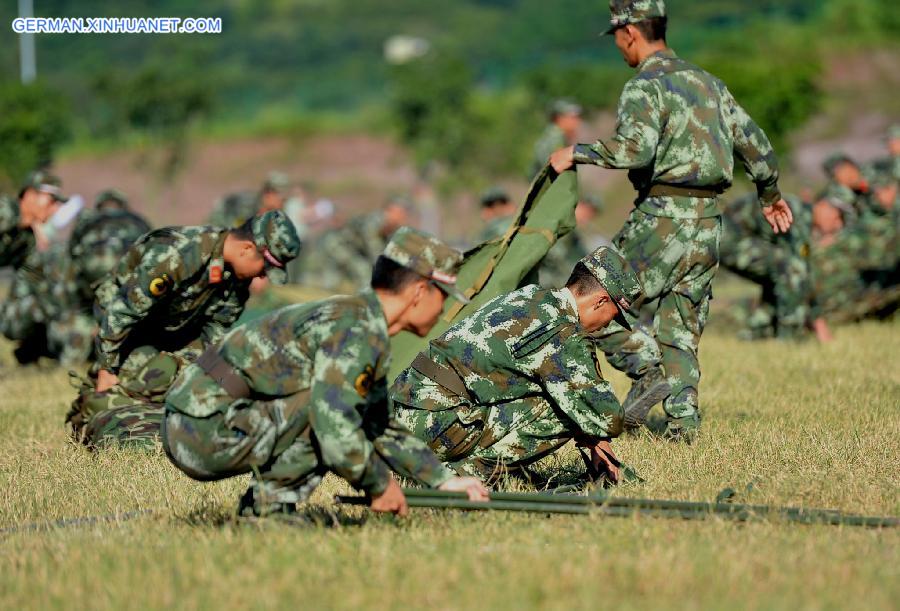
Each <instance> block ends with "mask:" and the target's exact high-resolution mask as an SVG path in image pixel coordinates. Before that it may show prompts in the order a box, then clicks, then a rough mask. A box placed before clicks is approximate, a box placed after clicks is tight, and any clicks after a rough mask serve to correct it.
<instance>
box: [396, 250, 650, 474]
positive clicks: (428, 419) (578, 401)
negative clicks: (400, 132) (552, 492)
mask: <svg viewBox="0 0 900 611" xmlns="http://www.w3.org/2000/svg"><path fill="white" fill-rule="evenodd" d="M640 295H641V286H640V284H639V283H638V280H637V278H636V277H635V275H634V273H633V272H632V270H631V268H630V267H629V265H628V263H626V262H625V260H624V259H622V257H621V256H619V254H618V253H616V252H615V251H614V250H612V249H610V248H605V247H603V248H598V249H597V250H595V251H594V252H593V253H592V254H590V255H588V256H587V257H585V258H584V259H582V260H581V261H580V262H579V263H578V264H577V265H576V266H575V269H574V270H573V271H572V274H571V276H570V277H569V280H568V282H567V283H566V286H565V288H562V289H544V288H541V287H540V286H537V285H529V286H526V287H524V288H521V289H519V290H517V291H514V292H512V293H509V294H507V295H502V296H500V297H497V298H496V299H494V300H492V301H489V302H488V303H486V304H485V305H484V306H482V307H481V309H479V310H478V311H477V312H475V313H474V314H473V315H472V316H470V317H468V318H465V319H463V320H461V321H460V322H458V323H456V324H455V325H454V326H453V327H451V328H450V329H449V330H448V331H447V332H446V333H444V335H442V336H441V337H439V338H438V339H435V340H432V341H431V343H430V344H429V347H428V349H427V350H426V351H424V352H422V353H420V354H419V355H418V356H417V357H416V359H415V360H414V361H413V363H412V366H411V367H409V368H408V369H407V370H406V371H404V372H403V373H402V374H400V377H398V378H397V381H396V382H395V383H394V386H393V387H392V388H391V399H392V401H393V403H394V407H395V410H396V417H397V419H398V420H399V421H400V422H402V423H403V424H405V425H406V426H407V427H409V429H410V430H411V431H412V432H413V433H415V434H416V435H417V436H418V437H420V438H421V439H424V440H425V441H426V442H427V443H428V444H429V446H430V447H431V449H432V450H434V451H435V453H436V454H437V455H438V457H440V458H441V460H443V461H445V462H446V463H448V464H449V465H450V466H452V467H453V468H454V469H456V470H457V471H458V472H459V473H468V474H471V475H477V476H479V477H482V478H486V479H489V480H493V479H496V478H497V477H498V476H500V475H501V474H503V473H504V471H505V470H507V469H513V470H516V471H519V470H520V468H521V467H523V466H526V465H528V464H530V463H533V462H535V461H537V460H539V459H541V458H543V457H544V456H547V455H548V454H550V453H552V452H554V451H556V450H558V449H559V448H560V447H562V446H563V445H564V444H565V443H566V442H568V441H569V440H571V439H575V440H577V441H578V443H579V444H580V445H582V446H587V447H589V448H590V454H591V457H590V458H591V460H590V462H591V465H590V466H591V468H592V470H595V471H598V472H600V473H603V474H605V475H607V476H609V477H610V479H612V480H613V481H616V480H617V478H618V469H617V467H618V461H617V460H616V459H615V456H614V455H613V454H612V449H611V448H610V445H609V439H610V438H611V437H615V436H617V435H619V433H620V432H621V431H622V427H623V416H624V414H623V410H622V406H621V405H620V404H619V400H618V399H617V398H616V396H615V394H613V391H612V388H611V387H610V385H609V383H608V382H607V381H605V380H604V379H603V376H602V374H601V372H600V367H599V364H598V361H597V356H596V353H595V352H594V349H593V347H592V344H591V343H590V342H589V341H588V340H587V339H586V335H587V334H588V333H590V332H592V331H596V330H597V329H600V328H602V327H605V326H606V325H607V324H609V323H610V321H612V320H614V319H615V320H616V321H618V322H621V323H623V324H626V323H625V322H624V320H625V319H624V316H623V315H622V311H623V310H628V309H630V307H631V304H632V303H634V302H635V301H636V300H637V299H638V297H639V296H640ZM626 326H627V324H626ZM649 400H652V401H654V402H656V401H658V400H659V398H658V397H654V398H650V399H649Z"/></svg>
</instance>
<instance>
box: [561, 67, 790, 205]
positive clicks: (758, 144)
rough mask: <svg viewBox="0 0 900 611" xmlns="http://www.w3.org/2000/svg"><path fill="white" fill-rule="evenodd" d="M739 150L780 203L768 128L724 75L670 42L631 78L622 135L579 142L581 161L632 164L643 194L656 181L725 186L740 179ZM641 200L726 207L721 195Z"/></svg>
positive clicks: (621, 114) (765, 198) (642, 201)
mask: <svg viewBox="0 0 900 611" xmlns="http://www.w3.org/2000/svg"><path fill="white" fill-rule="evenodd" d="M735 155H736V156H737V158H738V159H739V160H740V161H741V163H742V164H743V166H744V169H745V170H746V172H747V174H748V175H749V177H750V179H751V180H752V181H753V182H754V183H755V184H756V188H757V193H758V195H759V199H760V202H761V203H762V204H763V205H771V204H773V203H775V202H777V201H778V200H779V199H780V198H781V194H780V192H779V190H778V164H777V161H776V158H775V152H774V151H773V150H772V145H771V144H770V143H769V140H768V138H767V137H766V135H765V133H764V132H763V131H762V130H761V129H760V128H759V127H758V126H757V125H756V124H755V123H754V122H753V120H752V119H751V118H750V116H749V115H748V114H747V113H746V111H744V109H743V108H741V106H740V105H739V104H738V103H737V102H736V101H735V99H734V97H733V96H732V95H731V93H730V92H729V91H728V88H727V87H726V86H725V84H724V83H722V81H720V80H719V79H717V78H715V77H714V76H712V75H711V74H709V73H708V72H705V71H704V70H702V69H700V68H698V67H697V66H694V65H693V64H690V63H688V62H686V61H684V60H682V59H679V58H678V57H676V55H675V53H674V52H673V51H672V50H670V49H667V50H664V51H659V52H658V53H656V54H654V55H652V56H650V57H648V58H647V59H645V60H644V61H643V62H642V63H641V64H640V66H638V74H637V75H636V76H635V77H634V78H632V79H631V80H630V81H629V82H628V83H627V84H626V85H625V89H624V90H623V91H622V97H621V98H620V100H619V109H618V117H617V125H616V134H615V136H614V137H613V138H611V139H609V140H598V141H597V142H595V143H594V144H590V145H588V144H578V145H576V147H575V162H576V163H592V164H596V165H600V166H603V167H606V168H618V169H627V170H629V172H628V178H629V180H631V183H632V184H633V185H634V188H635V189H636V190H637V191H638V193H639V194H644V193H646V191H647V190H649V189H650V187H652V186H654V185H674V186H680V187H704V188H714V189H718V190H725V189H727V188H728V187H730V186H731V183H732V180H733V178H734V156H735ZM637 206H638V208H639V209H640V210H642V211H643V212H646V213H647V214H652V215H655V216H665V217H673V218H703V217H709V216H716V215H718V214H719V209H718V204H717V198H694V197H681V196H679V197H669V196H666V197H644V196H643V195H640V196H639V199H638V202H637Z"/></svg>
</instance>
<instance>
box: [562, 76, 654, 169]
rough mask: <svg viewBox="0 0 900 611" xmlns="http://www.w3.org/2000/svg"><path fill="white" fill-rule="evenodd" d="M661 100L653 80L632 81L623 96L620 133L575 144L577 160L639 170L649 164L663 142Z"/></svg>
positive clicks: (617, 124) (626, 86) (608, 166)
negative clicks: (660, 139) (660, 138)
mask: <svg viewBox="0 0 900 611" xmlns="http://www.w3.org/2000/svg"><path fill="white" fill-rule="evenodd" d="M658 106H659V102H658V101H657V99H656V95H655V94H654V92H653V84H652V83H651V82H649V81H636V80H632V81H629V82H628V84H626V85H625V89H624V90H623V91H622V97H621V98H619V110H618V115H617V119H616V134H615V136H613V137H612V139H610V140H607V141H605V142H604V141H603V140H597V141H596V142H595V143H593V144H576V145H575V163H592V164H595V165H599V166H603V167H605V168H614V169H635V168H643V167H647V166H649V165H650V164H651V163H652V162H653V157H654V156H655V155H656V145H657V143H658V142H659V131H660V125H659V123H660V114H659V108H658Z"/></svg>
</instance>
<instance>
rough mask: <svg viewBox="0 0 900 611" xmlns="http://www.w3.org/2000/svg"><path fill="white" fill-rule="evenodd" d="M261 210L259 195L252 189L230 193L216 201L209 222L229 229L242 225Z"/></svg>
mask: <svg viewBox="0 0 900 611" xmlns="http://www.w3.org/2000/svg"><path fill="white" fill-rule="evenodd" d="M258 210H259V196H258V195H257V194H256V193H252V192H250V191H241V192H238V193H230V194H228V195H226V196H225V197H223V198H222V199H220V200H219V201H217V202H216V205H215V207H214V208H213V211H212V213H211V214H210V215H209V224H210V225H213V226H215V227H227V228H228V229H231V228H234V227H240V226H241V225H243V224H244V223H246V222H247V220H249V219H250V218H252V217H254V216H255V215H256V213H257V211H258Z"/></svg>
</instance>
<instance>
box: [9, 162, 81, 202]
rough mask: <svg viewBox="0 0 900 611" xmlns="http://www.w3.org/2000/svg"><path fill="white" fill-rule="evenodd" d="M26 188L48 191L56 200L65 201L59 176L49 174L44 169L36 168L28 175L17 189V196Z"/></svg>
mask: <svg viewBox="0 0 900 611" xmlns="http://www.w3.org/2000/svg"><path fill="white" fill-rule="evenodd" d="M26 189H35V190H37V191H42V192H44V193H49V194H50V195H52V196H53V198H54V199H56V201H58V202H62V203H65V202H66V201H68V199H69V198H68V197H66V196H65V195H63V193H62V180H60V179H59V176H56V175H54V174H51V173H50V172H47V171H45V170H36V171H34V172H32V173H31V174H29V175H28V177H27V178H26V179H25V182H24V183H23V184H22V189H21V190H20V191H19V197H21V196H22V194H23V193H25V190H26Z"/></svg>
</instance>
